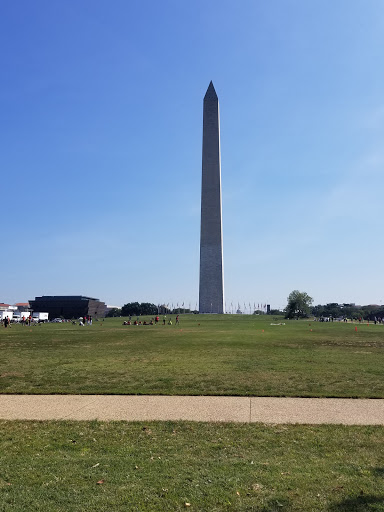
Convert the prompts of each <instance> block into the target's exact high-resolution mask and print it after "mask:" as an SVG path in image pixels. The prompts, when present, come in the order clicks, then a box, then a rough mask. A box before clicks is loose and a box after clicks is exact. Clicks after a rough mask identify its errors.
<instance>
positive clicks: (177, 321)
mask: <svg viewBox="0 0 384 512" xmlns="http://www.w3.org/2000/svg"><path fill="white" fill-rule="evenodd" d="M179 323H180V322H179V315H177V317H176V322H175V325H177V324H179Z"/></svg>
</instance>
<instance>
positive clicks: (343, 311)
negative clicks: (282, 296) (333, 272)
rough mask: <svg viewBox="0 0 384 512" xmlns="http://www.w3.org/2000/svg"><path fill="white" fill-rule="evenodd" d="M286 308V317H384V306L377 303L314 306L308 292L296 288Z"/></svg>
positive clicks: (357, 318)
mask: <svg viewBox="0 0 384 512" xmlns="http://www.w3.org/2000/svg"><path fill="white" fill-rule="evenodd" d="M287 302H288V304H287V307H286V308H285V310H284V313H285V318H308V317H309V316H310V315H312V316H314V317H316V318H321V317H327V318H351V319H353V320H359V319H360V318H361V319H362V320H374V319H375V318H384V307H383V306H379V305H377V304H371V305H367V306H356V305H355V304H338V303H337V302H330V303H329V304H324V305H322V304H318V305H317V306H313V299H312V297H310V296H309V295H308V294H307V293H306V292H300V291H299V290H294V291H293V292H291V293H290V294H289V296H288V299H287Z"/></svg>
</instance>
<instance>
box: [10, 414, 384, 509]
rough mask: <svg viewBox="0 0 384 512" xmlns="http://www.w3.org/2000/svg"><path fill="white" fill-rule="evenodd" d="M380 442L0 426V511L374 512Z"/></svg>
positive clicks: (379, 431) (86, 426)
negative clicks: (224, 511) (191, 511)
mask: <svg viewBox="0 0 384 512" xmlns="http://www.w3.org/2000/svg"><path fill="white" fill-rule="evenodd" d="M383 443H384V429H383V428H381V427H343V426H335V425H333V426H325V425H323V426H303V425H301V426H300V425H296V426H293V425H291V426H284V425H278V426H265V425H244V424H243V425H241V424H240V425H239V424H231V425H230V424H214V423H187V422H163V423H161V422H150V423H126V422H110V423H101V422H77V423H76V422H0V510H1V511H2V512H8V511H9V512H11V511H12V512H13V511H15V512H16V511H17V512H24V511H43V510H44V511H49V512H59V511H60V512H70V511H79V510H81V511H95V512H96V511H97V512H99V511H113V512H118V511H140V512H143V511H156V512H157V511H159V510H164V511H165V510H170V511H177V510H185V509H186V508H188V509H189V510H199V511H209V512H212V511H223V510H228V511H236V512H237V511H239V512H241V511H251V510H252V511H259V512H273V511H280V510H286V511H305V512H309V511H319V512H324V511H331V512H342V511H344V512H353V511H355V512H363V511H379V510H380V511H383V510H384V453H383V450H382V446H383ZM186 503H189V504H190V507H186V505H185V504H186Z"/></svg>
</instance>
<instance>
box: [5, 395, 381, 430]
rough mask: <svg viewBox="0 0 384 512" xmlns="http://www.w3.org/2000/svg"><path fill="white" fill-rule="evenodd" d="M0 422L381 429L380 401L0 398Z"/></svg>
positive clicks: (82, 397)
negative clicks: (335, 425)
mask: <svg viewBox="0 0 384 512" xmlns="http://www.w3.org/2000/svg"><path fill="white" fill-rule="evenodd" d="M0 419H2V420H95V419H96V420H100V421H109V420H125V421H150V420H162V421H164V420H172V421H175V420H188V421H220V422H242V423H255V422H261V423H308V424H322V423H338V424H344V425H384V399H371V400H370V399H348V398H277V397H232V396H158V395H142V396H138V395H0Z"/></svg>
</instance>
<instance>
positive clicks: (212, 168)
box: [199, 82, 224, 313]
mask: <svg viewBox="0 0 384 512" xmlns="http://www.w3.org/2000/svg"><path fill="white" fill-rule="evenodd" d="M199 312H200V313H224V280H223V234H222V220H221V165H220V121H219V100H218V98H217V94H216V91H215V88H214V87H213V83H212V82H211V83H210V84H209V86H208V89H207V92H206V93H205V96H204V108H203V171H202V182H201V228H200V288H199Z"/></svg>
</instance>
